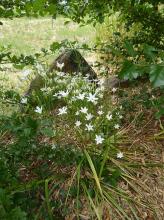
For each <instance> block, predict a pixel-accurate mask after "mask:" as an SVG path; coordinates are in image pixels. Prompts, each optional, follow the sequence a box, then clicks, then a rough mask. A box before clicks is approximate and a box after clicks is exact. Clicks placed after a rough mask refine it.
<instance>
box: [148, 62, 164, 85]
mask: <svg viewBox="0 0 164 220" xmlns="http://www.w3.org/2000/svg"><path fill="white" fill-rule="evenodd" d="M150 82H151V83H152V85H153V86H154V87H162V86H164V63H163V64H155V65H152V66H151V67H150Z"/></svg>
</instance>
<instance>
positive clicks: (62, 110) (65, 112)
mask: <svg viewBox="0 0 164 220" xmlns="http://www.w3.org/2000/svg"><path fill="white" fill-rule="evenodd" d="M67 109H68V108H67V106H64V107H62V108H59V113H58V115H63V114H67Z"/></svg>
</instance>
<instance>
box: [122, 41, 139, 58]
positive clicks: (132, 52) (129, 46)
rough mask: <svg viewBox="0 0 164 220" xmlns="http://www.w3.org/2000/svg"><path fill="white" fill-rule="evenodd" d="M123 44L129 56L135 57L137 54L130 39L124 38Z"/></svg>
mask: <svg viewBox="0 0 164 220" xmlns="http://www.w3.org/2000/svg"><path fill="white" fill-rule="evenodd" d="M124 46H125V48H126V50H127V52H128V54H129V55H130V56H132V57H135V56H136V55H137V52H136V51H135V50H134V48H133V44H132V43H131V42H130V41H128V40H126V41H125V42H124Z"/></svg>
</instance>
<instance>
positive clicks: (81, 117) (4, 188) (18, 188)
mask: <svg viewBox="0 0 164 220" xmlns="http://www.w3.org/2000/svg"><path fill="white" fill-rule="evenodd" d="M58 13H59V14H62V15H64V16H66V17H69V18H71V19H72V20H74V21H76V22H78V23H80V22H81V24H82V25H86V24H88V23H92V24H94V25H96V28H97V41H96V45H94V46H93V45H88V44H87V43H86V42H85V39H83V42H82V43H81V44H80V43H79V42H78V40H76V39H75V40H74V41H69V40H63V41H61V42H53V43H52V44H51V45H50V42H47V43H46V44H45V45H50V47H49V48H48V49H47V48H42V49H41V52H38V51H37V52H35V50H34V53H33V54H32V55H27V54H26V55H25V54H22V53H20V52H18V53H15V51H14V50H13V49H12V47H11V46H10V45H5V43H4V42H5V40H4V41H3V44H4V45H3V44H2V46H1V47H0V64H1V66H0V71H1V72H2V74H1V78H0V82H2V85H1V88H0V101H1V103H0V112H1V114H0V219H3V220H15V219H20V220H23V219H30V220H31V219H35V220H37V219H50V220H51V219H66V220H67V219H72V220H73V219H99V220H101V219H105V220H108V219H111V218H112V219H114V220H118V219H129V220H133V219H137V220H141V219H144V220H145V219H155V220H157V219H158V220H163V217H164V216H163V213H164V212H163V204H162V202H161V200H162V199H161V191H162V192H163V183H161V182H162V181H161V178H162V177H161V176H162V171H163V150H162V147H163V140H164V127H163V126H164V125H163V115H164V106H163V105H164V94H163V86H164V74H163V73H164V65H163V63H164V61H163V59H164V56H163V17H162V16H163V4H162V3H161V1H151V0H150V1H129V0H126V1H125V0H124V1H119V2H118V1H115V0H114V1H102V2H101V1H99V0H90V1H85V2H84V1H78V2H77V1H76V0H70V1H59V2H58V3H57V4H56V3H55V4H53V3H52V2H51V1H42V0H35V1H28V2H27V3H26V2H24V1H14V0H13V1H8V0H3V1H2V2H1V3H0V17H2V18H3V19H2V22H1V21H0V25H3V23H4V25H5V24H6V23H5V20H4V18H14V17H17V19H18V18H19V19H20V17H22V16H25V15H26V16H29V19H31V17H30V16H36V17H37V16H47V15H52V16H53V18H55V17H56V16H57V15H58ZM104 20H105V23H104V24H103V25H102V22H104ZM69 22H70V20H67V21H66V22H65V25H68V24H69ZM98 22H100V23H101V25H99V26H97V23H98ZM52 26H53V24H52ZM59 26H60V25H59ZM5 27H6V28H8V27H7V26H5ZM67 27H69V26H67ZM70 27H71V26H70ZM73 27H74V26H73ZM44 28H45V27H44ZM38 29H39V28H38ZM29 30H30V29H29ZM64 33H65V32H64ZM69 34H70V33H69ZM62 35H63V33H62ZM9 38H10V36H9ZM45 38H46V39H47V35H46V37H45ZM59 39H63V36H62V37H60V36H59ZM51 40H52V39H51ZM57 40H58V39H57ZM92 43H93V42H92ZM18 45H19V46H20V47H21V44H20V42H18ZM39 46H41V47H42V45H40V44H39ZM28 49H30V48H28ZM32 49H34V48H33V47H32ZM63 49H78V50H81V51H83V53H84V51H85V53H84V54H89V55H88V56H92V55H91V54H94V56H96V60H98V62H95V65H94V67H93V68H95V70H96V72H97V73H98V78H99V79H98V80H96V81H95V82H90V81H89V79H88V77H87V76H86V77H84V76H82V75H80V74H79V75H78V74H74V75H68V74H66V73H63V72H62V71H59V72H53V73H52V74H51V75H50V77H48V76H47V75H46V73H47V69H48V67H47V63H48V62H49V58H50V57H52V56H53V55H54V54H57V53H59V50H60V52H61V51H63ZM25 50H26V49H25ZM95 54H96V55H95ZM63 65H64V64H59V68H60V67H62V66H63ZM13 69H14V71H15V72H16V74H18V76H19V77H18V78H19V85H18V88H16V87H15V84H13V85H12V86H11V81H12V80H15V79H14V78H13V79H7V77H6V75H7V74H8V73H9V72H10V71H11V72H12V70H13ZM14 71H13V72H14ZM18 72H19V73H18ZM3 73H4V74H3ZM37 74H40V75H42V77H43V78H44V82H45V83H44V87H43V88H41V89H38V90H34V91H33V93H32V94H31V95H29V96H23V95H22V91H23V90H25V88H26V87H28V85H29V82H30V81H31V80H32V78H33V77H34V75H37ZM110 75H117V76H118V77H120V78H121V79H123V80H127V84H126V85H125V87H119V88H110V89H109V88H106V87H104V85H105V84H104V81H103V79H102V78H105V79H106V77H109V76H110ZM150 83H151V85H150ZM20 86H21V88H19V87H20ZM161 155H162V156H161ZM161 157H162V158H161ZM152 180H153V181H152ZM154 189H156V190H157V191H158V192H154V191H155V190H154Z"/></svg>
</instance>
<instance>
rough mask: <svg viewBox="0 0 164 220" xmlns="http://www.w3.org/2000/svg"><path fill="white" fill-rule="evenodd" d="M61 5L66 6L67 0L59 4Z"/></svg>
mask: <svg viewBox="0 0 164 220" xmlns="http://www.w3.org/2000/svg"><path fill="white" fill-rule="evenodd" d="M59 4H60V5H63V6H64V5H66V4H67V1H66V0H62V1H60V2H59Z"/></svg>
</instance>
